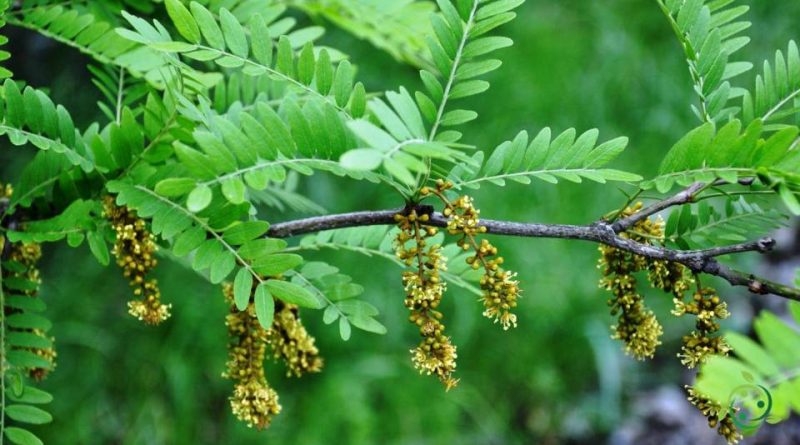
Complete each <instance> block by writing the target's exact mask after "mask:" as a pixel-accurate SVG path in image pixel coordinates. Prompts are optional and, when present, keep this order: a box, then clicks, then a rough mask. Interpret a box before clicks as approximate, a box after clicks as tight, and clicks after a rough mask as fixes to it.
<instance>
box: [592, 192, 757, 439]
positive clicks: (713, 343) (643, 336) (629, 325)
mask: <svg viewBox="0 0 800 445" xmlns="http://www.w3.org/2000/svg"><path fill="white" fill-rule="evenodd" d="M641 208H642V204H641V203H637V204H635V205H634V206H631V207H629V208H627V209H624V210H623V211H622V212H620V215H619V216H620V217H622V218H626V217H629V216H632V215H634V214H635V213H636V212H638V211H640V210H641ZM621 236H624V237H626V238H630V239H631V240H634V241H636V242H638V243H643V244H654V243H659V244H661V243H663V241H664V222H663V221H662V220H661V219H656V220H651V219H650V218H645V219H643V220H641V221H639V222H637V223H636V224H634V225H633V226H632V227H631V228H630V229H628V230H627V231H626V232H625V233H623V234H621ZM600 252H601V253H602V256H601V258H600V263H599V267H600V268H601V269H602V270H603V279H602V280H601V281H600V285H601V287H604V288H605V289H607V290H609V291H611V292H612V294H613V298H612V299H610V300H609V302H608V304H609V306H611V308H612V310H611V313H612V315H616V314H617V313H621V315H620V318H619V323H618V324H617V325H616V326H614V327H613V329H614V331H615V332H614V335H613V337H614V338H618V339H620V340H623V341H624V342H625V344H626V352H628V353H629V354H631V355H633V356H635V357H637V358H640V359H643V358H646V357H652V356H653V353H654V352H655V349H656V347H657V346H658V345H659V344H661V342H660V341H659V337H660V336H661V334H662V329H661V326H660V325H659V324H658V321H656V318H655V315H654V314H653V312H652V311H650V310H649V309H647V308H646V307H645V306H644V302H643V297H642V296H641V295H640V294H639V293H638V292H637V291H636V278H635V277H634V275H633V274H634V273H636V272H639V271H644V270H646V271H647V279H648V281H649V282H650V284H651V285H652V286H654V287H656V288H659V289H661V290H663V291H665V292H669V293H672V294H673V295H674V299H673V301H674V303H675V308H674V309H673V310H672V314H673V315H675V316H678V317H680V316H683V315H685V314H690V315H694V316H696V317H697V321H696V323H695V330H694V331H693V332H691V333H690V334H689V335H686V336H684V337H683V346H682V348H681V353H680V354H678V357H680V359H681V363H682V364H683V365H685V366H686V367H688V368H690V369H691V368H694V367H696V366H698V365H700V364H701V363H703V362H705V360H706V359H707V358H708V356H710V355H727V354H728V353H729V352H730V350H731V348H730V346H728V344H727V343H726V342H725V340H724V339H723V338H722V337H719V336H713V335H712V334H714V333H715V332H717V331H718V330H719V327H720V326H719V321H718V320H723V319H725V318H728V316H729V315H730V314H729V313H728V308H727V305H726V304H725V302H723V301H722V300H721V299H720V297H719V296H718V295H717V294H716V291H715V290H714V289H710V288H702V289H699V290H698V291H697V292H695V293H694V294H693V296H692V299H691V300H690V301H688V302H687V301H685V297H684V295H685V294H686V293H687V292H688V291H689V290H690V289H691V288H692V287H693V286H694V285H695V284H696V280H695V279H694V277H693V276H692V274H691V273H690V271H689V269H688V268H686V267H685V266H683V265H682V264H679V263H673V262H669V261H662V260H650V259H647V258H644V257H641V256H639V255H634V254H631V253H628V252H623V251H621V250H619V249H616V248H614V247H610V246H605V245H601V246H600ZM687 389H688V391H689V397H688V399H689V402H691V403H692V404H693V405H694V406H696V407H697V408H698V409H699V410H700V411H701V412H702V413H703V415H705V416H706V417H707V418H708V423H709V425H710V426H711V428H717V432H718V433H719V434H720V435H721V436H723V437H725V439H726V440H727V441H728V442H729V443H732V444H733V443H736V442H738V440H739V439H740V438H741V435H740V434H739V432H738V431H737V429H736V426H735V425H734V423H733V419H732V418H731V417H730V415H726V416H725V417H724V418H722V419H721V420H720V419H719V413H720V407H719V405H718V404H715V403H713V402H712V401H710V400H709V399H707V398H704V397H702V396H701V395H699V394H697V393H696V392H695V390H694V389H693V388H691V387H687Z"/></svg>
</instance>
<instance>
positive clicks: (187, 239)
mask: <svg viewBox="0 0 800 445" xmlns="http://www.w3.org/2000/svg"><path fill="white" fill-rule="evenodd" d="M205 240H206V231H205V230H204V229H203V228H202V227H193V228H191V229H189V230H187V231H185V232H183V233H181V234H180V235H178V238H177V239H176V240H175V243H174V244H173V245H172V253H174V254H175V255H177V256H179V257H182V256H185V255H187V254H188V253H189V252H191V251H193V250H195V249H197V248H198V247H200V244H202V243H203V241H205Z"/></svg>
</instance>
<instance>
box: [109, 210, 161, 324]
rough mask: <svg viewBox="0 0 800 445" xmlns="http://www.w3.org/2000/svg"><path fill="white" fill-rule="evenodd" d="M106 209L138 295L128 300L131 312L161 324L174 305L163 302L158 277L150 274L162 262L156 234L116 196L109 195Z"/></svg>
mask: <svg viewBox="0 0 800 445" xmlns="http://www.w3.org/2000/svg"><path fill="white" fill-rule="evenodd" d="M104 211H105V216H106V218H107V219H108V220H109V221H110V222H111V227H112V228H113V229H114V232H115V233H116V235H117V236H116V242H115V243H114V249H113V250H112V253H113V254H114V256H115V257H116V259H117V265H119V267H121V268H122V270H123V275H124V276H125V278H127V279H128V280H129V282H130V285H131V287H132V288H133V295H134V296H135V297H137V299H135V300H131V301H129V302H128V313H130V314H131V315H133V316H134V317H136V318H138V319H139V320H141V321H144V322H145V323H147V324H150V325H156V324H159V323H161V322H162V321H164V320H166V319H167V318H169V316H170V308H171V307H172V305H169V304H163V303H162V302H161V291H160V290H159V288H158V281H157V280H156V279H155V278H148V277H147V275H148V274H149V273H150V272H151V271H152V270H153V268H155V267H156V265H157V264H158V260H156V257H155V252H156V243H155V240H154V239H155V237H154V236H153V234H152V233H150V231H148V230H147V227H146V224H145V222H144V220H142V219H140V218H138V217H137V216H136V212H135V211H133V210H131V209H129V208H127V207H125V206H117V205H116V203H115V202H114V198H113V197H111V196H106V197H105V199H104Z"/></svg>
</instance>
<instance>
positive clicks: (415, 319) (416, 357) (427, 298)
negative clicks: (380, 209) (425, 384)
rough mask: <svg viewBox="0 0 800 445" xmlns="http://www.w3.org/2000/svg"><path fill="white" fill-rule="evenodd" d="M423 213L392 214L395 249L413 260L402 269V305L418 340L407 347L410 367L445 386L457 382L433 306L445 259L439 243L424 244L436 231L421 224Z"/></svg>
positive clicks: (439, 296)
mask: <svg viewBox="0 0 800 445" xmlns="http://www.w3.org/2000/svg"><path fill="white" fill-rule="evenodd" d="M429 218H430V217H429V216H428V215H426V214H423V215H417V212H416V210H411V211H410V212H409V214H408V215H401V214H398V215H395V221H397V225H398V227H399V228H400V232H399V233H398V234H397V238H396V239H395V251H396V253H397V257H398V258H400V260H401V261H403V262H404V263H405V264H406V265H407V266H412V265H414V264H416V270H414V271H413V272H412V271H406V272H403V286H404V289H405V292H406V298H405V300H404V304H405V306H406V307H407V308H408V310H409V311H410V312H411V314H410V316H409V321H410V322H411V323H414V324H415V325H416V326H417V327H419V333H420V335H422V337H423V339H422V342H421V343H420V344H419V346H417V347H416V348H415V349H412V350H411V359H412V361H413V363H414V367H415V368H417V369H418V370H419V372H420V373H426V374H428V375H431V374H433V375H436V377H438V378H439V380H440V381H441V382H442V383H443V384H444V385H445V388H447V389H448V390H449V389H451V388H453V387H455V386H456V385H457V384H458V379H456V378H454V377H453V373H454V372H455V370H456V357H457V354H456V347H455V345H453V344H452V341H451V339H450V337H448V336H446V335H445V334H444V331H445V326H444V324H443V323H442V321H441V320H442V317H443V314H442V313H441V312H439V311H438V310H437V308H438V307H439V304H440V303H441V301H442V295H443V294H444V291H445V289H446V287H447V286H446V283H445V282H444V281H443V280H442V278H441V276H440V272H441V271H444V270H446V265H447V259H446V258H444V257H443V256H442V254H441V246H440V245H438V244H430V245H429V244H428V242H427V241H428V238H430V237H432V236H435V235H436V233H437V232H438V231H437V230H436V228H434V227H423V224H424V223H425V222H427V221H429Z"/></svg>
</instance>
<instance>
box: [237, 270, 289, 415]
mask: <svg viewBox="0 0 800 445" xmlns="http://www.w3.org/2000/svg"><path fill="white" fill-rule="evenodd" d="M223 293H224V295H225V300H226V301H227V302H228V304H230V305H231V310H230V313H229V314H228V316H227V317H226V318H225V325H226V326H227V327H228V336H229V337H230V342H229V343H228V362H227V364H226V368H227V369H226V371H225V372H224V373H223V374H222V376H223V377H225V378H228V379H231V380H233V381H234V382H236V383H235V386H234V389H233V395H231V397H230V402H231V410H232V411H233V414H234V415H235V416H236V417H237V418H239V419H240V420H241V421H243V422H245V423H246V424H247V426H248V427H251V428H252V427H256V428H258V429H264V428H267V427H268V426H269V425H270V422H271V421H272V416H274V415H276V414H278V413H280V412H281V405H280V404H279V403H278V394H277V393H276V392H275V390H274V389H272V388H271V387H270V386H269V384H268V383H267V379H266V377H265V375H264V357H265V355H266V348H267V331H266V330H265V329H264V328H262V327H261V325H260V324H259V322H258V318H257V317H256V311H255V306H254V305H253V303H250V304H249V306H248V307H247V309H245V310H244V311H241V312H240V311H238V310H237V309H236V307H235V306H234V304H233V286H232V285H231V284H228V283H226V284H225V285H224V286H223Z"/></svg>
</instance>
